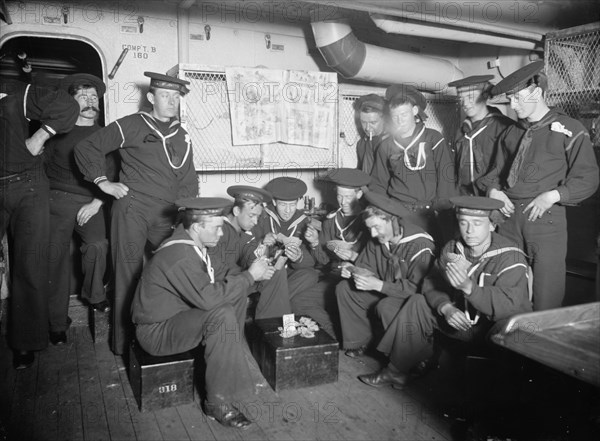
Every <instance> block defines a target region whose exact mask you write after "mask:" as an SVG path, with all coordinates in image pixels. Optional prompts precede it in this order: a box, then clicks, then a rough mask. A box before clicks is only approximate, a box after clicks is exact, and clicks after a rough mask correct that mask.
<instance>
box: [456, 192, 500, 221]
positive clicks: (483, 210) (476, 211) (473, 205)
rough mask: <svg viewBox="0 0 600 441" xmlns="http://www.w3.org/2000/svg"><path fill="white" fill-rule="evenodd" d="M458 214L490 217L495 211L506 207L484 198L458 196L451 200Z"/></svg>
mask: <svg viewBox="0 0 600 441" xmlns="http://www.w3.org/2000/svg"><path fill="white" fill-rule="evenodd" d="M450 202H452V204H453V205H454V207H455V208H456V212H457V213H458V214H465V215H467V216H481V217H489V216H490V214H491V213H492V212H493V211H494V210H500V209H501V208H502V207H504V202H502V201H499V200H497V199H492V198H486V197H482V196H457V197H453V198H450Z"/></svg>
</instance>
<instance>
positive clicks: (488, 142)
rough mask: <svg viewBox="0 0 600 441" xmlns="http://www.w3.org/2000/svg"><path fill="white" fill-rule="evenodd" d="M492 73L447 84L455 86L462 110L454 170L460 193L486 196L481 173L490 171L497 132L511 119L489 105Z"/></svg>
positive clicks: (500, 131) (498, 133) (494, 154)
mask: <svg viewBox="0 0 600 441" xmlns="http://www.w3.org/2000/svg"><path fill="white" fill-rule="evenodd" d="M493 78H494V76H493V75H474V76H470V77H467V78H463V79H460V80H456V81H452V82H451V83H448V86H450V87H456V92H457V94H458V99H459V102H460V105H461V107H462V110H463V112H464V113H465V116H466V118H465V120H464V121H463V122H462V124H461V126H460V129H459V133H458V134H457V137H456V142H455V150H456V154H455V157H456V173H457V178H456V179H457V185H458V190H459V192H460V194H464V195H473V196H485V191H483V190H482V189H481V188H480V187H479V186H478V180H479V178H480V177H481V176H483V175H485V174H486V173H488V172H489V170H490V168H491V167H492V166H493V161H494V159H495V157H496V145H497V143H496V142H497V140H498V137H499V136H500V134H501V133H502V132H503V131H504V130H505V129H506V128H507V127H508V126H510V125H512V124H513V123H514V121H513V120H512V119H510V118H508V117H507V116H504V115H503V114H502V112H500V111H499V110H498V109H497V108H496V107H492V106H488V105H487V100H488V98H490V97H491V90H492V87H493V85H492V83H490V80H491V79H493Z"/></svg>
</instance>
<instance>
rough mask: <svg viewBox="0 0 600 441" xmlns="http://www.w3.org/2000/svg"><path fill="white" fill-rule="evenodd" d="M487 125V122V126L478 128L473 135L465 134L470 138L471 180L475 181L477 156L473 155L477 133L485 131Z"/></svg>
mask: <svg viewBox="0 0 600 441" xmlns="http://www.w3.org/2000/svg"><path fill="white" fill-rule="evenodd" d="M486 127H487V124H486V125H485V126H483V127H482V128H480V129H479V130H477V131H476V132H475V133H474V134H473V136H469V135H467V134H465V138H467V139H468V140H469V172H470V173H471V182H473V181H474V180H475V172H474V164H475V158H474V157H473V140H474V139H475V138H476V137H477V135H479V134H480V133H481V132H483V131H484V129H485V128H486Z"/></svg>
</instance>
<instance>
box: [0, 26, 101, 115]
mask: <svg viewBox="0 0 600 441" xmlns="http://www.w3.org/2000/svg"><path fill="white" fill-rule="evenodd" d="M28 66H29V67H30V72H28V71H29V69H28ZM73 73H89V74H92V75H96V76H97V77H99V78H103V72H102V62H101V60H100V55H99V54H98V52H97V51H96V49H95V48H94V47H93V46H91V45H90V44H88V43H85V42H82V41H78V40H70V39H64V38H53V37H29V36H22V37H15V38H11V39H10V40H7V41H6V42H5V43H4V44H3V45H2V47H0V80H1V79H4V78H12V79H19V80H22V81H25V82H30V83H35V84H40V85H45V86H51V87H57V86H58V83H59V81H60V80H61V79H62V78H64V77H65V76H67V75H70V74H73ZM100 109H101V112H100V120H99V124H100V125H101V126H103V125H104V102H103V101H101V102H100Z"/></svg>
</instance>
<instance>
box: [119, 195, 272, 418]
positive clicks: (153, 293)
mask: <svg viewBox="0 0 600 441" xmlns="http://www.w3.org/2000/svg"><path fill="white" fill-rule="evenodd" d="M176 203H177V205H178V206H180V207H181V208H182V209H183V210H184V211H183V213H182V222H181V224H180V225H179V226H177V228H176V229H175V231H174V232H173V235H172V236H171V237H170V238H169V239H167V240H166V241H165V242H163V243H162V245H160V247H159V248H158V249H157V250H156V253H155V254H154V256H153V257H152V259H151V260H150V262H149V264H148V265H147V266H146V267H145V268H144V270H143V272H142V277H141V279H140V283H139V285H138V287H137V290H136V293H135V297H134V299H133V302H132V307H131V313H132V319H133V322H134V323H135V325H136V328H135V335H136V337H137V340H138V342H139V344H140V346H141V347H142V348H143V349H144V350H145V351H146V352H148V353H149V354H151V355H158V356H163V355H172V354H177V353H181V352H186V351H189V350H191V349H194V348H196V347H198V346H199V345H202V346H203V347H204V351H203V353H204V361H205V363H206V373H205V378H204V380H205V387H206V401H205V402H204V411H205V413H206V414H207V416H208V417H210V418H213V419H216V420H217V421H219V422H220V423H221V424H223V425H225V426H227V427H235V428H239V429H245V428H247V427H248V426H249V425H250V424H251V422H250V421H249V420H248V418H246V416H245V415H244V414H243V413H242V412H241V411H240V410H239V409H238V408H236V407H234V403H238V407H239V403H242V402H243V401H244V399H248V398H249V396H250V394H251V393H252V391H253V387H252V386H253V383H252V377H251V374H250V370H249V367H248V363H247V361H246V356H245V350H244V345H245V344H246V343H245V339H244V322H245V318H246V293H247V291H248V289H249V288H250V286H251V285H253V284H254V283H256V282H259V281H261V280H266V279H268V278H269V277H270V276H271V275H272V274H273V271H274V269H273V268H272V267H270V266H269V265H268V263H267V261H266V259H257V260H255V261H254V262H253V263H252V265H250V267H249V268H248V270H247V271H242V272H240V273H238V274H233V275H231V276H227V277H226V278H225V279H220V278H219V277H217V275H216V273H215V269H214V268H213V266H212V262H211V258H210V255H209V254H208V253H207V250H208V249H210V248H213V247H215V246H217V244H218V242H219V240H220V238H221V237H222V236H223V222H224V221H223V216H222V213H223V210H224V209H225V208H226V207H228V206H230V205H231V201H229V200H228V199H224V198H187V199H183V200H180V201H177V202H176Z"/></svg>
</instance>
